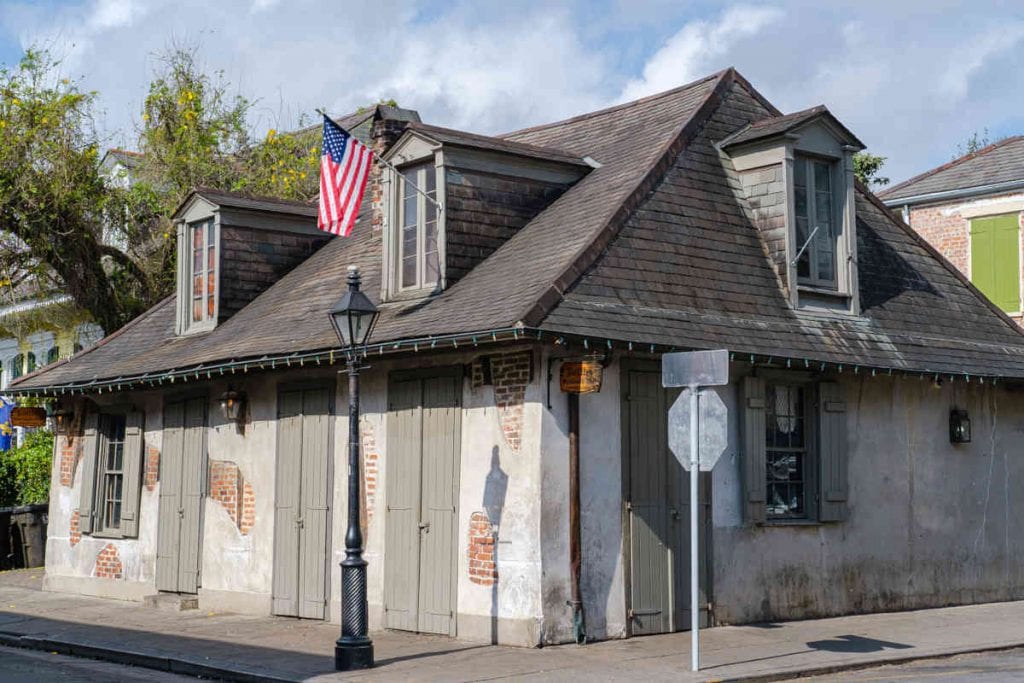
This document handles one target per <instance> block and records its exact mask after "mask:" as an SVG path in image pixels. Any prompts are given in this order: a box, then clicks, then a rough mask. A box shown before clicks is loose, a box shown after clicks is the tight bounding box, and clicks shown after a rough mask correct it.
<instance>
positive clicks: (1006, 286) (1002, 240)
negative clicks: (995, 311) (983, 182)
mask: <svg viewBox="0 0 1024 683" xmlns="http://www.w3.org/2000/svg"><path fill="white" fill-rule="evenodd" d="M1017 221H1018V218H1017V214H1015V213H1013V214H1006V215H1004V216H988V217H985V218H975V219H974V220H972V221H971V281H972V282H974V285H975V286H976V287H977V288H978V289H980V290H981V292H982V293H983V294H984V295H985V296H987V297H988V298H989V299H991V300H992V302H993V303H994V304H995V305H996V306H999V308H1001V309H1003V310H1004V311H1006V312H1007V313H1014V312H1017V311H1019V310H1020V247H1019V245H1018V240H1017V235H1018V232H1019V228H1018V222H1017Z"/></svg>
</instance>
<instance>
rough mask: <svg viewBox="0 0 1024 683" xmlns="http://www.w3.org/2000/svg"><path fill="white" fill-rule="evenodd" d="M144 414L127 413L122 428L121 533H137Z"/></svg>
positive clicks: (136, 412)
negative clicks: (122, 486)
mask: <svg viewBox="0 0 1024 683" xmlns="http://www.w3.org/2000/svg"><path fill="white" fill-rule="evenodd" d="M144 428H145V415H144V414H143V413H142V411H140V410H133V411H131V412H130V413H128V416H127V418H126V422H125V430H124V488H123V489H122V490H121V535H122V536H128V537H132V538H134V537H136V536H138V535H139V494H140V493H141V488H142V487H141V482H142V458H143V457H144V456H145V454H144V452H143V451H144V445H143V442H144V440H145V439H144Z"/></svg>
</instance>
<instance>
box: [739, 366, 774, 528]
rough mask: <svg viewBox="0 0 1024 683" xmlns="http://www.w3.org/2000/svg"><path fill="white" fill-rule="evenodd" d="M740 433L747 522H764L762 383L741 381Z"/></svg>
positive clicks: (765, 469) (757, 380)
mask: <svg viewBox="0 0 1024 683" xmlns="http://www.w3.org/2000/svg"><path fill="white" fill-rule="evenodd" d="M740 400H741V406H742V407H741V410H742V416H743V420H742V427H741V428H742V433H743V493H744V503H745V506H744V507H745V508H746V518H747V521H748V522H752V523H754V524H761V523H763V522H764V521H765V513H766V508H765V484H766V482H765V480H766V479H767V476H768V475H767V465H766V464H765V425H764V420H765V417H764V413H765V411H764V407H765V406H764V401H765V396H764V380H763V379H761V378H760V377H744V378H743V386H742V391H741V396H740Z"/></svg>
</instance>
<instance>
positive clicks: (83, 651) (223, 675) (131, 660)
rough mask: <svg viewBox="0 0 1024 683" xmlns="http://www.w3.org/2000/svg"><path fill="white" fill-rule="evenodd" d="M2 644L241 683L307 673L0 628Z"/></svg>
mask: <svg viewBox="0 0 1024 683" xmlns="http://www.w3.org/2000/svg"><path fill="white" fill-rule="evenodd" d="M0 645H7V646H9V647H18V648H24V649H27V650H40V651H43V652H56V653H58V654H62V655H72V656H75V657H84V658H87V659H99V660H102V661H105V662H113V663H114V664H126V665H128V666H137V667H139V668H143V669H155V670H157V671H167V672H169V673H175V674H181V675H183V676H195V677H202V678H207V679H216V680H222V681H237V682H238V683H299V682H301V681H303V680H305V677H304V676H296V677H293V678H282V677H280V676H273V675H268V674H264V673H260V672H258V671H252V670H247V669H245V668H242V667H237V668H236V667H231V668H228V667H224V666H220V665H217V664H210V663H208V662H204V661H199V660H195V659H188V658H184V657H177V656H174V655H155V654H151V653H148V652H135V651H132V650H126V649H124V648H115V647H106V646H102V645H93V644H89V643H81V642H75V641H72V640H59V639H56V638H44V637H40V636H31V635H19V634H17V633H10V632H3V631H0Z"/></svg>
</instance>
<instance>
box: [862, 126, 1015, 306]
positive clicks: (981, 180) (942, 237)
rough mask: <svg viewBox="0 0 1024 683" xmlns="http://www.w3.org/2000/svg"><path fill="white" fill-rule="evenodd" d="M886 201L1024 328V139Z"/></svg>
mask: <svg viewBox="0 0 1024 683" xmlns="http://www.w3.org/2000/svg"><path fill="white" fill-rule="evenodd" d="M879 197H880V198H881V199H882V201H883V202H885V205H886V206H888V207H889V208H891V209H892V210H894V211H896V212H898V213H900V214H901V215H902V216H903V220H904V221H906V222H907V223H908V224H909V225H910V227H912V228H913V229H914V230H916V231H917V232H918V234H920V235H921V236H922V237H924V238H925V239H926V240H928V242H930V243H931V244H932V246H934V247H935V248H936V249H938V250H939V252H941V253H942V255H943V256H945V257H946V258H947V259H949V260H950V261H951V262H952V263H953V265H955V266H956V267H957V268H959V269H960V271H961V272H962V273H964V274H965V275H966V276H967V277H969V278H970V279H971V282H973V283H974V285H975V286H976V287H977V288H978V289H980V290H981V291H982V292H983V293H984V294H985V295H986V296H987V297H988V298H989V299H991V300H992V301H993V302H994V303H995V304H996V305H997V306H999V307H1000V308H1001V309H1002V310H1004V311H1005V312H1006V313H1008V314H1009V315H1010V316H1012V317H1013V318H1014V319H1015V320H1016V321H1017V322H1018V323H1021V322H1024V312H1022V311H1024V307H1022V304H1021V295H1022V282H1024V276H1022V271H1021V263H1022V262H1024V260H1022V258H1021V240H1020V232H1021V226H1022V225H1024V222H1022V221H1024V218H1022V216H1024V136H1017V137H1011V138H1006V139H1005V140H1001V141H999V142H997V143H995V144H993V145H989V146H988V147H985V148H983V149H980V150H978V151H977V152H972V153H971V154H967V155H965V156H962V157H960V158H959V159H954V160H953V161H951V162H949V163H948V164H943V165H942V166H939V167H938V168H933V169H932V170H930V171H926V172H925V173H922V174H921V175H918V176H915V177H913V178H911V179H910V180H907V181H904V182H902V183H900V184H898V185H894V186H893V187H891V188H889V189H887V190H885V191H884V192H881V193H879Z"/></svg>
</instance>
